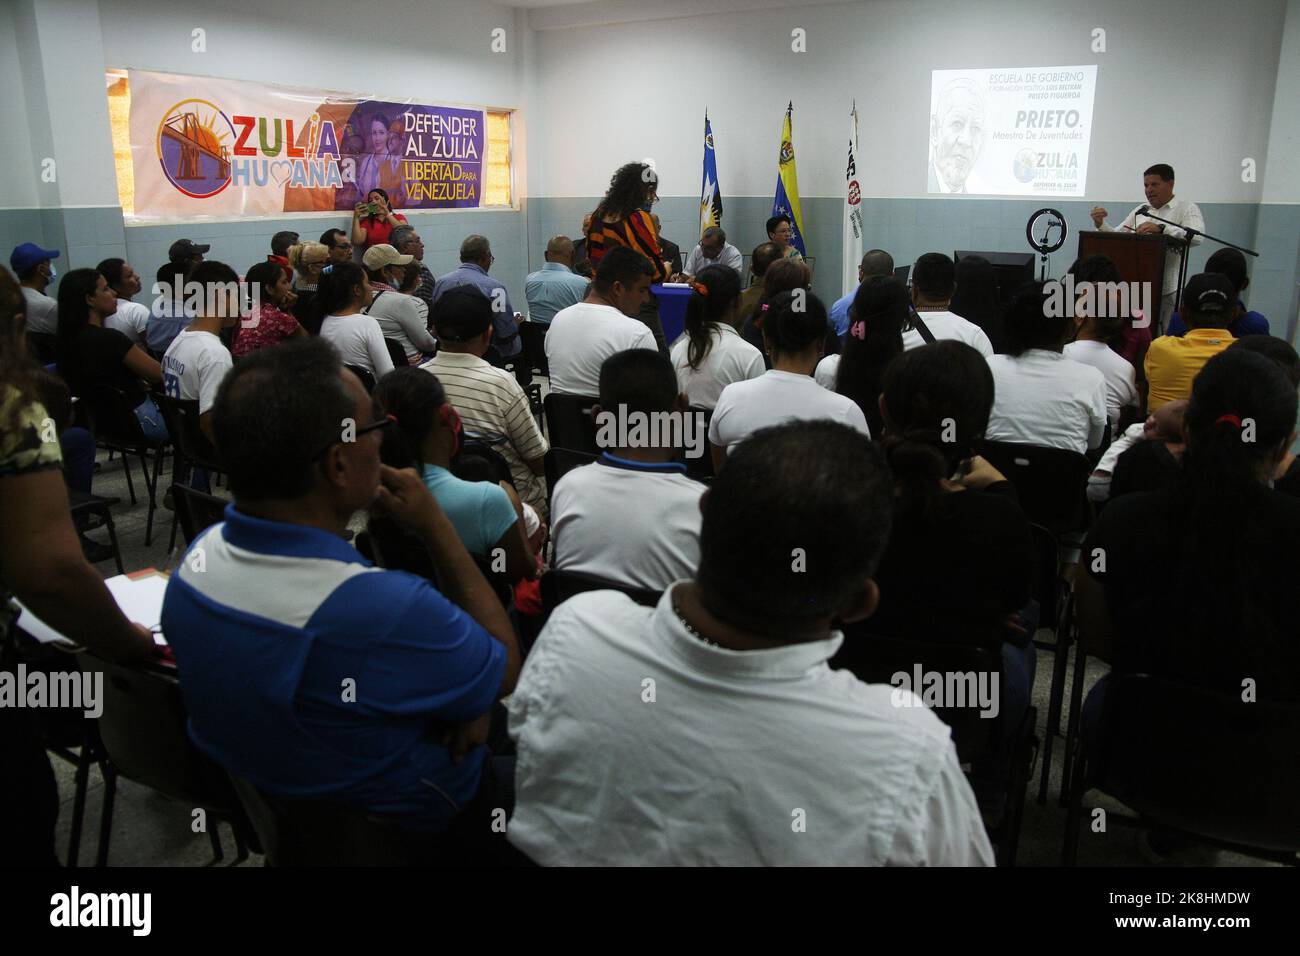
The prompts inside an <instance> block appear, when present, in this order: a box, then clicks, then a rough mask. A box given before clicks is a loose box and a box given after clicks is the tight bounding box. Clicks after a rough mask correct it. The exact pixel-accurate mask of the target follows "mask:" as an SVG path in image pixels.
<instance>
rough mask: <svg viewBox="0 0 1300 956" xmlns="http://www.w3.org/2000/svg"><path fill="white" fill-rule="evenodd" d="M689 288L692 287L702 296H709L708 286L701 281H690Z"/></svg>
mask: <svg viewBox="0 0 1300 956" xmlns="http://www.w3.org/2000/svg"><path fill="white" fill-rule="evenodd" d="M691 288H692V289H694V290H695V291H696V292H698V293H699V294H700V295H702V296H704V298H706V299H707V298H708V297H709V287H708V286H706V285H705V284H704V283H703V282H692V283H691Z"/></svg>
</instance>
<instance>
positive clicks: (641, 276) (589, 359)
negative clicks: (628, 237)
mask: <svg viewBox="0 0 1300 956" xmlns="http://www.w3.org/2000/svg"><path fill="white" fill-rule="evenodd" d="M654 274H655V272H654V267H653V266H652V265H651V264H650V260H649V259H647V258H646V257H645V256H643V255H641V253H639V252H637V251H636V250H635V249H632V248H630V247H628V246H615V247H614V248H613V249H610V250H609V252H607V253H605V255H604V256H603V257H602V258H601V260H600V265H599V266H598V267H597V268H596V275H595V277H594V278H593V279H592V280H591V288H590V289H588V290H587V297H586V298H585V299H583V300H582V301H581V302H579V303H577V304H576V305H571V306H569V307H568V308H567V309H561V310H560V311H559V312H557V313H555V318H553V319H552V320H551V324H550V326H549V327H547V329H546V362H547V364H548V365H549V366H550V370H551V391H553V392H555V393H557V394H560V395H585V396H588V397H590V398H595V397H596V396H597V395H599V394H600V367H601V366H602V365H604V364H605V359H607V358H609V357H610V356H611V355H613V354H614V353H615V352H622V351H623V350H625V349H653V348H658V345H657V343H656V342H655V337H654V333H653V332H651V331H650V327H649V326H647V325H645V324H644V323H643V322H640V321H638V320H637V319H636V318H635V316H636V315H637V314H638V313H640V311H641V307H642V306H643V305H645V303H646V301H647V299H648V298H649V295H650V280H651V278H652V277H653V276H654Z"/></svg>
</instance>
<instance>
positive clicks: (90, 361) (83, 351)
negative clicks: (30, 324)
mask: <svg viewBox="0 0 1300 956" xmlns="http://www.w3.org/2000/svg"><path fill="white" fill-rule="evenodd" d="M116 310H117V295H116V294H115V293H114V292H113V290H112V288H110V287H109V284H108V280H107V279H105V278H104V277H103V276H102V275H100V274H99V273H98V272H97V271H95V270H94V269H73V270H72V271H71V272H69V273H68V274H67V275H65V276H64V277H63V281H62V282H60V283H59V329H58V333H57V337H56V339H55V353H56V355H57V356H58V368H59V374H60V375H62V376H63V379H64V381H66V382H67V383H68V387H69V388H71V389H72V393H73V394H74V395H78V396H81V397H85V396H87V395H88V394H89V393H90V391H91V390H92V389H94V388H96V387H99V386H110V387H112V388H116V389H119V390H121V391H122V393H123V394H124V395H125V396H126V400H127V402H128V403H130V405H131V407H132V408H133V409H134V410H135V417H136V418H137V419H138V420H139V422H140V427H141V428H143V429H144V433H145V435H146V437H148V438H149V439H150V440H153V441H166V440H167V425H166V424H165V423H164V421H163V417H162V413H161V412H159V411H158V406H157V405H156V404H155V403H154V400H153V399H152V398H151V397H150V396H149V392H148V391H147V390H146V388H145V385H144V384H143V383H145V382H147V383H149V384H150V385H161V384H162V366H161V365H159V364H158V362H157V360H156V359H154V358H152V357H151V356H150V355H149V353H148V352H146V351H145V350H144V349H142V348H140V346H138V345H132V344H131V340H130V339H128V338H127V337H126V336H125V335H123V334H122V333H121V332H118V331H116V330H114V329H106V328H104V319H105V318H106V317H108V316H110V315H112V314H113V313H114V312H115V311H116Z"/></svg>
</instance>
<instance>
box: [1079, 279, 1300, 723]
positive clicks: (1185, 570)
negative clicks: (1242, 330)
mask: <svg viewBox="0 0 1300 956" xmlns="http://www.w3.org/2000/svg"><path fill="white" fill-rule="evenodd" d="M1193 301H1195V300H1193ZM1190 328H1191V329H1192V330H1195V328H1196V325H1195V324H1192V325H1191V326H1190ZM1295 425H1296V390H1295V385H1294V383H1293V382H1292V381H1291V380H1290V379H1289V378H1288V377H1287V375H1286V373H1285V372H1284V371H1283V370H1282V368H1281V367H1280V366H1279V365H1278V364H1277V363H1276V362H1274V361H1271V360H1270V359H1268V358H1265V357H1264V356H1263V355H1259V354H1253V353H1252V352H1251V351H1249V350H1246V349H1236V348H1233V349H1228V350H1226V351H1224V352H1222V353H1220V354H1218V355H1215V356H1213V357H1212V358H1210V359H1209V360H1208V361H1207V362H1206V363H1205V367H1204V368H1203V369H1202V370H1201V372H1200V374H1199V375H1197V376H1196V379H1195V382H1194V383H1193V385H1192V395H1191V400H1190V402H1189V404H1188V406H1187V413H1186V418H1185V423H1184V428H1185V432H1186V437H1187V446H1186V449H1185V450H1184V451H1183V455H1182V458H1183V465H1182V470H1181V473H1180V475H1179V480H1178V482H1177V484H1176V485H1175V486H1174V487H1173V488H1172V489H1164V490H1159V491H1150V492H1144V493H1141V494H1131V495H1124V496H1122V497H1119V498H1116V499H1115V500H1114V501H1112V502H1111V503H1110V504H1109V505H1107V506H1106V508H1105V509H1104V510H1103V511H1102V512H1101V514H1100V515H1099V516H1098V518H1097V521H1096V523H1095V524H1094V525H1093V528H1092V532H1091V534H1090V535H1089V537H1088V540H1087V542H1086V543H1085V545H1084V554H1085V555H1096V554H1101V555H1104V558H1105V560H1104V561H1102V562H1099V561H1095V560H1094V561H1089V562H1087V563H1086V568H1085V569H1082V570H1084V571H1085V573H1081V574H1079V575H1077V576H1076V581H1075V587H1076V594H1077V600H1078V610H1079V627H1080V638H1081V641H1082V642H1083V646H1084V647H1086V648H1087V651H1088V653H1090V654H1094V655H1096V656H1098V657H1100V658H1101V659H1102V660H1105V661H1108V662H1110V664H1111V672H1110V675H1108V676H1106V677H1103V678H1102V679H1101V680H1099V681H1098V682H1097V684H1096V686H1095V687H1094V688H1093V690H1092V691H1091V692H1090V693H1089V695H1088V698H1087V700H1086V701H1085V702H1084V707H1083V732H1084V734H1085V736H1087V737H1090V738H1094V737H1095V736H1096V733H1097V729H1098V726H1099V724H1100V721H1101V715H1102V713H1103V711H1104V708H1105V697H1106V689H1107V686H1108V685H1109V683H1110V680H1111V677H1112V676H1113V675H1115V674H1134V673H1141V674H1151V675H1153V676H1156V677H1164V678H1167V679H1170V680H1175V681H1182V682H1186V683H1190V684H1195V685H1197V686H1200V687H1204V688H1207V689H1210V690H1217V691H1220V692H1222V693H1225V694H1231V695H1232V696H1234V697H1239V696H1240V695H1241V694H1242V687H1243V684H1244V682H1245V681H1246V680H1247V679H1249V680H1250V681H1251V685H1252V687H1253V688H1254V693H1255V695H1256V696H1253V697H1252V698H1251V699H1252V700H1255V699H1258V700H1261V701H1270V702H1288V703H1295V702H1297V701H1300V653H1298V651H1300V646H1298V645H1297V644H1296V642H1295V640H1294V634H1295V623H1294V608H1293V607H1292V599H1291V595H1292V592H1293V590H1294V587H1295V579H1296V574H1297V571H1298V570H1300V568H1297V566H1296V559H1295V555H1294V553H1293V549H1292V542H1294V541H1295V540H1296V538H1297V536H1298V535H1300V501H1297V500H1296V499H1295V498H1293V497H1291V496H1290V495H1284V494H1280V493H1278V492H1277V491H1275V490H1273V489H1271V488H1270V487H1269V485H1270V483H1271V481H1272V478H1273V475H1274V474H1275V473H1276V469H1277V466H1278V464H1279V463H1280V462H1281V461H1282V459H1283V458H1284V456H1285V455H1286V453H1287V450H1288V449H1289V447H1290V446H1291V443H1292V442H1293V441H1294V440H1295ZM1246 428H1251V429H1252V434H1251V436H1250V438H1251V440H1243V439H1244V438H1245V429H1246ZM1155 569H1159V570H1160V572H1161V579H1162V587H1161V593H1160V595H1159V598H1160V599H1159V600H1153V596H1152V591H1151V587H1152V584H1151V575H1152V573H1153V570H1155Z"/></svg>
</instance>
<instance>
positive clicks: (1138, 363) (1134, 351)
mask: <svg viewBox="0 0 1300 956" xmlns="http://www.w3.org/2000/svg"><path fill="white" fill-rule="evenodd" d="M1069 274H1070V275H1072V276H1074V283H1075V288H1076V289H1077V288H1078V287H1079V286H1080V285H1083V284H1086V283H1092V284H1093V288H1094V289H1100V288H1102V287H1103V284H1110V285H1111V287H1112V288H1116V289H1117V288H1118V285H1117V283H1120V282H1123V281H1124V277H1123V276H1121V275H1120V273H1119V267H1117V266H1116V265H1115V263H1114V262H1112V261H1111V260H1110V259H1109V258H1108V257H1107V256H1084V257H1083V258H1081V259H1076V260H1074V262H1073V263H1072V264H1071V266H1070V269H1069ZM1116 304H1118V303H1116ZM1152 308H1153V309H1156V308H1159V305H1158V304H1157V303H1153V304H1152ZM1129 309H1130V312H1131V314H1130V315H1128V316H1126V317H1125V318H1126V321H1125V322H1124V325H1123V330H1122V331H1121V333H1120V335H1119V336H1118V337H1117V338H1112V339H1111V340H1110V341H1109V342H1107V343H1106V344H1107V345H1109V346H1110V347H1111V349H1112V350H1113V351H1114V352H1115V353H1116V354H1118V355H1119V357H1120V358H1122V359H1124V360H1125V361H1126V362H1128V363H1129V364H1130V365H1132V366H1133V370H1134V371H1135V372H1136V373H1137V385H1138V390H1139V392H1141V393H1142V394H1143V395H1145V394H1146V373H1145V371H1144V363H1145V362H1146V357H1147V349H1149V348H1150V347H1151V321H1152V317H1151V316H1148V315H1144V314H1143V312H1142V309H1141V307H1140V306H1139V305H1138V304H1137V303H1135V302H1133V301H1132V299H1131V298H1130V301H1129Z"/></svg>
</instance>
